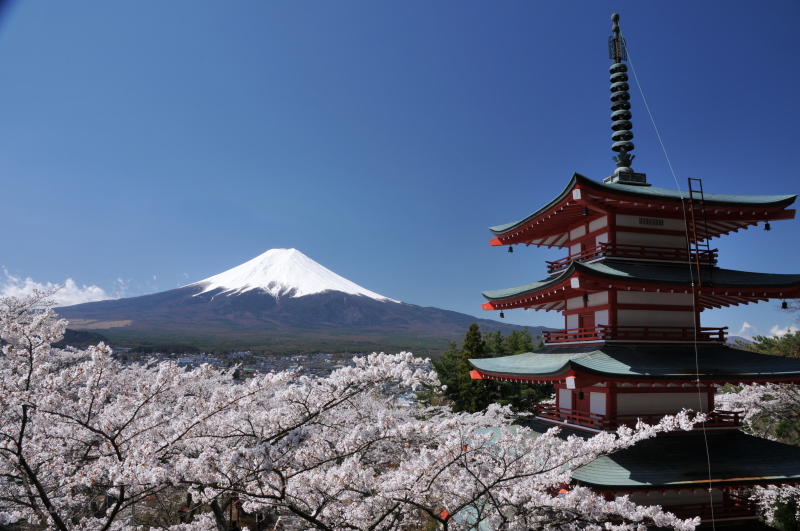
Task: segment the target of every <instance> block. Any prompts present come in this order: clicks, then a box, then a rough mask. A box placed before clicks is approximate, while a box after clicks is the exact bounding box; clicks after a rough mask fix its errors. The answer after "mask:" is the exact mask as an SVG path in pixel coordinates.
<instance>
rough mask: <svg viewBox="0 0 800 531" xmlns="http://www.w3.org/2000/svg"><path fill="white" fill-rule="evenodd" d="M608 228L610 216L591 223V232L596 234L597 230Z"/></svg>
mask: <svg viewBox="0 0 800 531" xmlns="http://www.w3.org/2000/svg"><path fill="white" fill-rule="evenodd" d="M607 226H608V216H603V217H602V218H597V219H595V220H593V221H590V222H589V232H594V231H596V230H600V229H602V228H603V227H607Z"/></svg>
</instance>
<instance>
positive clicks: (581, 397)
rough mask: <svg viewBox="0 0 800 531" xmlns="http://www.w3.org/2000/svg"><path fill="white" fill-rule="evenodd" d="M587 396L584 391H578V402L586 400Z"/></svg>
mask: <svg viewBox="0 0 800 531" xmlns="http://www.w3.org/2000/svg"><path fill="white" fill-rule="evenodd" d="M585 399H586V396H585V395H584V394H583V391H578V400H585Z"/></svg>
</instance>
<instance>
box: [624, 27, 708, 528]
mask: <svg viewBox="0 0 800 531" xmlns="http://www.w3.org/2000/svg"><path fill="white" fill-rule="evenodd" d="M620 36H622V33H621V32H620ZM623 38H624V37H623ZM625 48H626V50H627V52H628V62H629V63H630V65H631V72H633V79H634V80H636V86H637V87H638V88H639V94H641V96H642V101H643V102H644V107H645V109H647V114H648V116H650V122H651V123H652V124H653V129H655V132H656V136H657V137H658V142H659V144H661V150H662V151H663V152H664V158H666V159H667V165H668V166H669V171H670V172H671V173H672V179H673V180H674V181H675V186H677V188H678V192H679V193H680V196H681V205H682V206H683V209H682V210H683V224H684V230H685V232H686V246H687V251H688V252H689V257H690V260H689V278H691V279H692V311H693V313H695V314H697V313H698V310H697V294H696V284H697V282H696V281H695V279H694V271H693V270H692V264H691V244H690V241H691V238H690V237H689V220H688V217H687V215H686V199H685V198H684V197H683V190H681V185H680V183H678V178H677V176H676V175H675V169H674V168H673V167H672V162H671V161H670V159H669V155H668V154H667V148H666V147H665V146H664V141H663V140H662V138H661V133H659V132H658V127H657V126H656V121H655V119H654V118H653V113H652V112H651V111H650V106H649V105H648V104H647V98H645V97H644V90H642V85H641V83H640V82H639V76H637V75H636V68H635V67H634V66H633V59H632V58H631V51H630V48H628V44H627V42H626V43H625ZM689 199H693V198H689ZM692 205H694V203H692ZM705 236H706V238H709V237H710V236H709V235H708V232H706V234H705ZM697 252H699V247H698V248H697ZM712 267H713V266H712ZM698 275H699V271H698ZM699 280H700V279H699V278H698V279H697V281H698V282H699ZM699 331H700V330H699V329H698V326H697V319H695V321H694V364H695V370H696V372H697V403H698V406H699V411H700V412H701V413H702V411H703V395H702V393H701V392H700V359H699V358H700V354H699V351H698V346H697V337H698V336H697V334H698V332H699ZM702 428H703V441H704V442H705V447H706V464H707V467H708V497H709V509H710V510H711V527H712V529H713V530H714V531H716V528H717V527H716V519H715V518H714V493H713V490H712V489H713V479H712V477H711V453H710V451H709V448H708V434H707V433H706V424H705V422H704V423H703V426H702Z"/></svg>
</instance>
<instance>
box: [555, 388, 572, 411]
mask: <svg viewBox="0 0 800 531" xmlns="http://www.w3.org/2000/svg"><path fill="white" fill-rule="evenodd" d="M558 407H560V408H562V409H572V390H570V389H559V390H558Z"/></svg>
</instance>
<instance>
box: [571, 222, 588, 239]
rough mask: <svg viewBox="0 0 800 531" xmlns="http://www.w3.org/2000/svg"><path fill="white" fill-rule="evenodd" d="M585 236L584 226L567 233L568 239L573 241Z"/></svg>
mask: <svg viewBox="0 0 800 531" xmlns="http://www.w3.org/2000/svg"><path fill="white" fill-rule="evenodd" d="M585 235H586V225H581V226H580V227H578V228H575V229H572V230H571V231H569V239H570V240H575V239H578V238H580V237H581V236H585Z"/></svg>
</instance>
